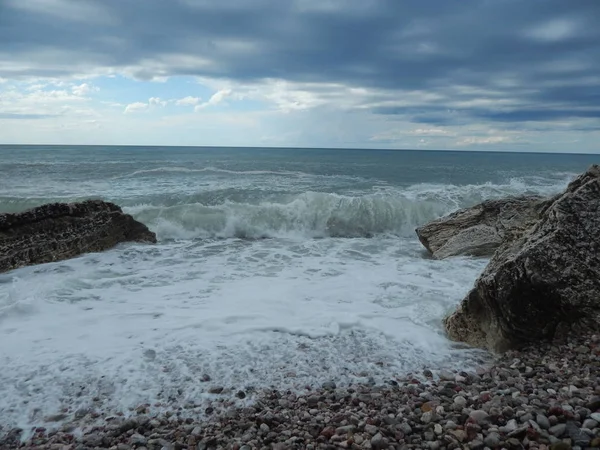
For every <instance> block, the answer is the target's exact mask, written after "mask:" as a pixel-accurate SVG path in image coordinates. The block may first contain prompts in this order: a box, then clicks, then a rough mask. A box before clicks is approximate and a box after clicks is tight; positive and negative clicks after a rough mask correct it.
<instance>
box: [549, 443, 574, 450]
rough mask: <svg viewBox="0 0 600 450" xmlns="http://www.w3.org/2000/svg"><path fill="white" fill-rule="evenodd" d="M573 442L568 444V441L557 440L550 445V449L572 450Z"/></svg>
mask: <svg viewBox="0 0 600 450" xmlns="http://www.w3.org/2000/svg"><path fill="white" fill-rule="evenodd" d="M571 448H572V447H571V444H567V443H566V442H556V443H554V444H552V445H550V450H571Z"/></svg>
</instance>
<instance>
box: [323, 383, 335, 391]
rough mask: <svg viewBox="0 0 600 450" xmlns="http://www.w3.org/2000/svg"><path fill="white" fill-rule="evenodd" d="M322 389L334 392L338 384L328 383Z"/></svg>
mask: <svg viewBox="0 0 600 450" xmlns="http://www.w3.org/2000/svg"><path fill="white" fill-rule="evenodd" d="M321 387H322V388H323V389H325V390H326V391H333V390H334V389H335V388H336V384H335V383H334V382H333V381H326V382H325V383H323V384H322V385H321Z"/></svg>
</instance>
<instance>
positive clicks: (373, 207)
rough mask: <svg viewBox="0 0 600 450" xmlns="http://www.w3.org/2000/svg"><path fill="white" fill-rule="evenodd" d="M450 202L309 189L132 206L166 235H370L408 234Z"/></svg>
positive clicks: (135, 213) (132, 211)
mask: <svg viewBox="0 0 600 450" xmlns="http://www.w3.org/2000/svg"><path fill="white" fill-rule="evenodd" d="M447 209H448V208H447V207H446V206H445V205H443V204H439V203H434V202H415V201H412V200H409V199H406V198H402V197H397V196H390V195H379V194H374V195H365V196H361V197H348V196H344V195H338V194H327V193H321V192H306V193H304V194H300V195H298V196H296V197H295V198H294V199H293V200H291V201H289V202H287V203H275V202H263V203H259V204H249V203H233V202H229V201H228V202H225V203H223V204H221V205H218V206H206V205H202V204H198V203H194V204H182V205H176V206H166V207H162V206H152V205H138V206H135V207H130V208H126V210H127V212H129V213H130V214H132V215H133V216H134V217H135V218H136V219H137V220H139V221H141V222H143V223H145V224H146V225H148V226H149V227H150V228H151V229H153V230H154V231H156V232H157V234H158V235H159V238H162V239H169V238H171V239H177V238H183V239H189V238H209V237H216V238H230V237H236V238H247V239H258V238H270V237H292V236H302V237H365V236H367V237H368V236H372V235H374V234H382V233H390V234H406V233H407V232H409V230H410V229H411V228H414V225H415V224H417V223H421V222H423V221H426V220H428V219H430V218H433V217H436V216H438V215H440V214H442V213H443V212H444V210H447Z"/></svg>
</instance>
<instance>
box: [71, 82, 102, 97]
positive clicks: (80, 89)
mask: <svg viewBox="0 0 600 450" xmlns="http://www.w3.org/2000/svg"><path fill="white" fill-rule="evenodd" d="M97 90H98V88H97V87H93V86H90V85H89V84H88V83H82V84H80V85H78V86H73V87H72V88H71V92H73V94H75V95H77V96H80V97H85V96H86V95H87V94H89V93H90V92H95V91H97Z"/></svg>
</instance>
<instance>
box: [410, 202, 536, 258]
mask: <svg viewBox="0 0 600 450" xmlns="http://www.w3.org/2000/svg"><path fill="white" fill-rule="evenodd" d="M546 201H547V200H545V199H542V198H541V197H537V196H524V197H514V198H507V199H501V200H488V201H485V202H483V203H480V204H478V205H476V206H473V207H471V208H466V209H461V210H459V211H456V212H454V213H452V214H449V215H448V216H444V217H442V218H440V219H437V220H434V221H432V222H429V223H427V224H426V225H423V226H422V227H419V228H417V229H416V232H417V236H418V237H419V240H420V241H421V243H422V244H423V245H424V246H425V248H426V249H427V250H429V251H430V252H431V254H432V256H433V257H434V258H435V259H444V258H448V257H449V256H458V255H469V256H491V255H493V254H494V252H495V251H496V249H497V248H498V247H500V245H501V244H502V243H503V242H504V241H505V240H513V239H515V238H516V237H518V236H520V235H521V234H522V233H523V232H524V231H525V230H527V229H528V228H530V227H531V226H532V225H533V224H534V223H536V222H537V221H538V220H539V214H540V211H541V210H542V209H543V208H544V206H545V204H546Z"/></svg>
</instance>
